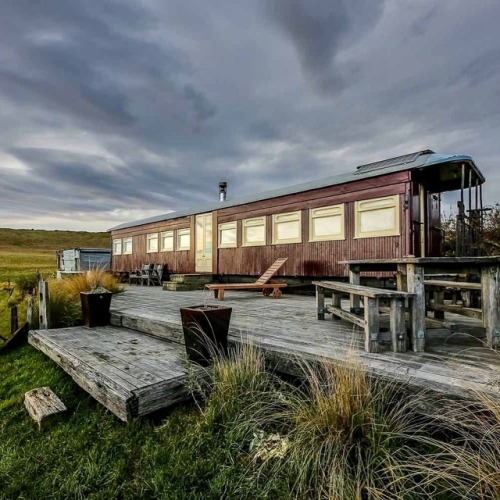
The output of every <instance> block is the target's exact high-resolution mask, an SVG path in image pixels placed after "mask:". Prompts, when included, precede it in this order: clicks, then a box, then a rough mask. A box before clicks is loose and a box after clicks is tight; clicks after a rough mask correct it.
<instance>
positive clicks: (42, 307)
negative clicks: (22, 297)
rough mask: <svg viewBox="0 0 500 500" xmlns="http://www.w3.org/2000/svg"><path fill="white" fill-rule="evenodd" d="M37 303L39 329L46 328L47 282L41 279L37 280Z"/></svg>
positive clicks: (47, 306) (47, 309) (47, 322)
mask: <svg viewBox="0 0 500 500" xmlns="http://www.w3.org/2000/svg"><path fill="white" fill-rule="evenodd" d="M38 304H39V305H38V314H39V319H40V330H46V329H47V328H48V327H49V323H50V311H49V284H48V283H47V282H46V281H45V280H43V279H41V280H40V281H39V282H38Z"/></svg>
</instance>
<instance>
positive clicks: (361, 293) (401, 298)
mask: <svg viewBox="0 0 500 500" xmlns="http://www.w3.org/2000/svg"><path fill="white" fill-rule="evenodd" d="M313 284H314V285H316V308H317V314H318V319H320V320H324V319H325V313H329V314H332V317H338V318H340V319H344V320H347V321H350V322H351V323H354V324H355V325H358V326H360V327H361V328H363V329H364V331H365V351H366V352H378V351H379V334H380V326H379V323H380V321H379V320H380V312H379V301H380V299H389V302H390V330H391V345H392V350H393V351H394V352H404V351H406V328H405V300H406V299H411V298H412V297H413V294H411V293H408V292H396V291H393V290H384V289H381V288H373V287H369V286H362V285H352V284H349V283H343V282H340V281H313ZM325 290H331V291H332V305H331V306H330V305H326V306H325ZM342 294H349V295H350V296H351V297H352V296H353V295H355V296H358V297H363V300H364V308H363V316H360V315H358V314H355V313H354V312H349V311H346V310H345V309H342V307H341V298H342Z"/></svg>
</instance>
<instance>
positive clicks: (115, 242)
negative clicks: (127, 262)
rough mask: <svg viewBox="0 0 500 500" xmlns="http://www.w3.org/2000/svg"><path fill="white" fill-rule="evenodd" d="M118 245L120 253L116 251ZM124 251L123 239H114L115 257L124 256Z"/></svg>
mask: <svg viewBox="0 0 500 500" xmlns="http://www.w3.org/2000/svg"><path fill="white" fill-rule="evenodd" d="M117 243H119V244H120V251H119V252H117V251H116V250H115V248H116V244H117ZM122 250H123V241H122V239H121V238H114V239H113V255H122V253H123V252H122Z"/></svg>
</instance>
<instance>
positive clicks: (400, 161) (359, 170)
mask: <svg viewBox="0 0 500 500" xmlns="http://www.w3.org/2000/svg"><path fill="white" fill-rule="evenodd" d="M433 153H434V151H431V150H430V149H426V150H424V151H418V152H417V153H410V154H407V155H403V156H396V157H395V158H389V159H387V160H382V161H376V162H374V163H367V164H366V165H360V166H359V167H356V174H364V173H366V172H372V171H373V170H380V169H383V168H390V167H396V166H398V165H405V164H407V163H413V162H414V161H415V160H416V159H417V158H418V157H419V156H422V155H429V154H433Z"/></svg>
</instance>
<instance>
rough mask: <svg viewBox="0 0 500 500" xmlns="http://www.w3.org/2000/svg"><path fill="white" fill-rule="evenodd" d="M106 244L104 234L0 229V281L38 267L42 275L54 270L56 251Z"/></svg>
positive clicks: (5, 280) (107, 246) (106, 235)
mask: <svg viewBox="0 0 500 500" xmlns="http://www.w3.org/2000/svg"><path fill="white" fill-rule="evenodd" d="M78 247H99V248H101V247H102V248H109V247H110V236H109V234H108V233H89V232H85V231H43V230H38V229H37V230H35V229H33V230H30V229H4V228H0V283H2V282H8V281H9V280H11V281H14V280H15V279H16V278H18V277H19V276H21V275H23V274H29V273H32V272H34V271H35V269H39V270H40V273H41V274H42V275H48V274H51V273H53V272H54V271H55V270H56V250H60V249H62V248H78Z"/></svg>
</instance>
